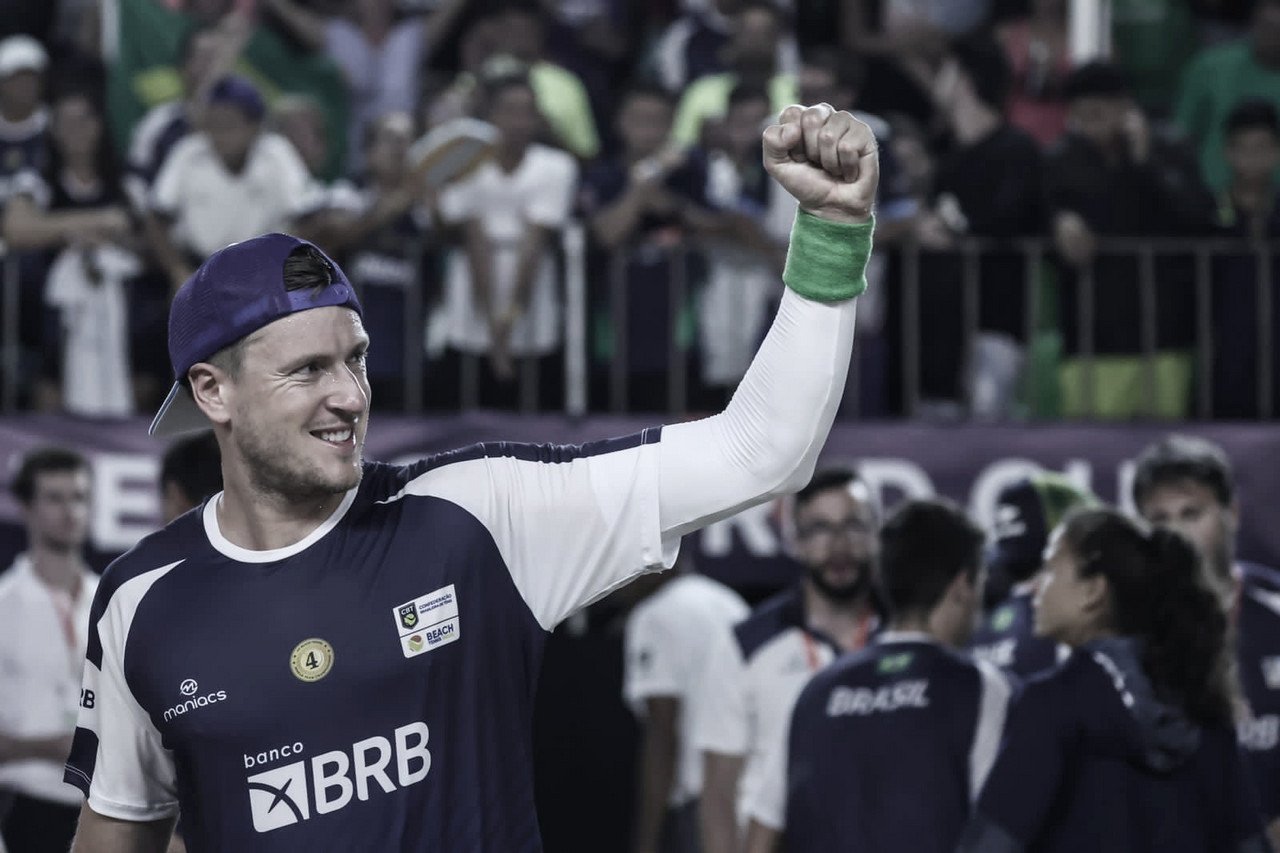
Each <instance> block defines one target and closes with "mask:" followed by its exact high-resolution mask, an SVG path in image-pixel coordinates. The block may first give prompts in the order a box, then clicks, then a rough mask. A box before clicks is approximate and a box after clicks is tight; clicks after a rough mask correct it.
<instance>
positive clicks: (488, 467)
mask: <svg viewBox="0 0 1280 853" xmlns="http://www.w3.org/2000/svg"><path fill="white" fill-rule="evenodd" d="M661 433H662V431H661V430H660V429H651V430H645V431H644V432H641V433H636V434H635V435H631V436H627V437H624V438H618V439H610V440H608V441H602V442H596V443H593V444H585V445H580V446H576V445H575V446H569V445H532V444H511V443H494V444H482V445H475V446H473V447H470V448H464V449H462V450H459V451H455V452H453V453H451V454H445V455H444V456H443V457H434V458H432V459H429V460H425V461H424V462H423V463H420V464H421V465H422V466H423V467H424V468H425V469H426V470H425V472H424V473H421V474H420V475H419V476H416V477H414V478H413V479H411V480H410V481H409V483H408V484H407V485H406V486H405V492H406V493H408V494H415V495H434V496H437V497H441V498H444V499H446V500H449V501H451V502H453V503H455V504H457V505H459V506H461V507H462V508H463V509H465V510H467V511H468V512H469V513H470V514H471V515H472V516H474V517H475V518H476V519H478V520H479V521H480V522H481V523H482V524H483V525H484V526H485V527H486V528H487V529H488V531H489V533H490V535H491V536H492V537H493V540H494V543H495V544H496V545H497V547H498V551H499V553H500V554H501V555H502V559H503V561H504V562H505V564H506V567H507V570H508V571H509V572H510V573H511V577H512V580H513V581H514V582H515V586H516V588H517V589H518V590H519V592H520V595H521V597H522V598H523V599H524V601H525V603H526V604H527V605H528V607H529V609H530V611H531V612H532V613H533V615H534V617H535V618H536V619H537V620H538V623H539V624H540V625H541V626H542V627H543V628H545V629H547V630H550V629H552V628H553V627H555V626H556V625H557V624H558V623H559V622H560V621H561V620H562V619H564V618H565V617H566V616H568V615H569V614H570V613H573V612H574V611H576V610H578V609H579V608H581V607H585V606H586V605H588V604H591V603H592V602H594V601H596V600H597V599H600V598H603V597H604V596H606V595H608V594H609V593H610V592H612V591H613V590H615V589H617V588H618V587H620V586H623V585H625V584H626V583H627V582H629V581H630V580H631V579H632V578H634V577H635V576H636V575H638V574H642V573H644V572H646V571H657V570H660V569H663V568H670V567H671V566H672V565H673V564H674V563H675V558H676V554H677V553H678V552H679V545H680V540H679V537H676V536H664V535H663V533H662V531H661V530H660V529H659V526H658V455H657V454H658V442H659V440H660V438H661ZM433 469H434V470H433Z"/></svg>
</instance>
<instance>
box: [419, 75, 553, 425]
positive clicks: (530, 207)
mask: <svg viewBox="0 0 1280 853" xmlns="http://www.w3.org/2000/svg"><path fill="white" fill-rule="evenodd" d="M486 102H487V111H486V117H487V118H488V119H489V121H491V122H492V123H493V124H494V126H496V127H497V128H498V131H499V133H500V141H499V143H498V147H497V151H496V152H495V155H494V158H493V159H492V160H490V161H489V162H486V163H485V164H484V165H482V166H481V167H480V168H478V169H477V170H476V171H475V172H474V173H473V174H471V175H470V176H468V177H467V178H465V179H463V180H461V181H459V182H457V183H455V184H452V185H451V186H449V187H448V188H446V189H445V191H444V192H443V193H442V194H441V196H440V204H439V208H440V216H441V218H442V219H443V220H444V221H445V222H446V223H449V224H451V225H460V226H461V227H462V230H463V232H464V234H465V247H464V250H462V251H457V252H454V253H453V254H452V255H451V256H450V259H449V264H448V270H447V273H446V278H445V297H444V303H443V305H442V306H441V307H440V309H439V311H438V312H437V317H436V318H435V319H434V321H433V323H436V324H439V328H440V329H441V332H437V333H436V336H437V337H443V339H444V340H443V343H444V344H445V345H447V346H449V347H451V348H453V349H454V350H457V351H458V352H462V353H469V354H473V355H480V354H487V355H488V356H489V360H490V364H491V368H492V371H491V372H492V376H493V377H494V380H495V381H496V382H497V383H499V384H501V383H505V382H509V381H510V380H511V379H512V378H514V368H513V366H512V359H514V358H524V357H539V358H540V357H544V356H548V355H550V354H552V353H553V352H554V351H555V350H557V349H558V348H559V346H560V326H561V320H560V311H561V305H560V296H559V292H558V289H557V284H556V271H555V259H554V255H553V254H552V246H553V245H554V243H553V240H554V239H555V233H556V231H557V230H558V229H560V228H562V227H563V226H564V225H565V224H566V223H567V222H568V219H569V214H570V212H571V210H572V207H573V198H574V192H575V191H576V190H577V186H578V167H577V164H576V163H575V162H574V159H573V157H572V156H571V155H570V154H567V153H565V152H564V151H560V150H559V149H555V148H549V147H547V146H545V145H541V144H539V143H537V142H535V141H534V139H535V137H536V135H537V132H538V130H539V129H540V127H541V125H542V122H543V118H542V116H541V115H540V114H539V112H538V106H537V98H536V96H535V95H534V92H533V89H532V87H531V86H530V83H529V81H528V78H527V77H525V76H523V75H519V74H512V75H504V76H501V77H498V78H496V79H494V80H490V81H487V82H486ZM428 343H429V346H430V345H432V343H433V342H432V341H429V342H428ZM434 343H438V342H434ZM499 396H500V395H499ZM485 402H486V404H489V405H493V404H494V403H492V402H491V401H488V400H486V401H485Z"/></svg>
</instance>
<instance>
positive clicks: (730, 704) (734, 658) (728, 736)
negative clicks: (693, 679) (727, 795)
mask: <svg viewBox="0 0 1280 853" xmlns="http://www.w3.org/2000/svg"><path fill="white" fill-rule="evenodd" d="M694 709H695V712H694V721H693V744H694V746H695V747H696V748H697V749H699V750H701V751H703V752H717V753H721V754H722V755H745V754H746V753H747V750H748V748H749V747H750V746H751V727H750V713H749V710H748V701H747V664H746V661H745V660H743V657H742V650H741V647H740V646H739V645H738V640H737V637H735V636H734V633H733V631H732V630H730V629H725V630H722V631H718V632H717V634H716V637H715V638H714V639H713V640H712V645H711V649H710V651H709V652H708V653H707V663H706V669H705V670H704V671H703V673H702V678H701V679H699V680H698V693H697V697H696V699H695V702H694Z"/></svg>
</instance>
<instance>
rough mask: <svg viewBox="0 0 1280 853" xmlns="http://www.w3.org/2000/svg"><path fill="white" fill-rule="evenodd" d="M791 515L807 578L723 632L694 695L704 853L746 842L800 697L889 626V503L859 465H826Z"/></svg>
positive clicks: (727, 852) (728, 850) (726, 851)
mask: <svg viewBox="0 0 1280 853" xmlns="http://www.w3.org/2000/svg"><path fill="white" fill-rule="evenodd" d="M791 515H792V521H793V533H792V535H793V537H794V538H793V540H792V546H793V548H794V553H795V554H796V556H797V557H798V558H799V561H800V563H801V564H802V566H803V569H804V570H803V575H802V577H801V580H800V581H799V583H798V584H796V585H795V586H794V587H792V588H791V589H788V590H786V591H785V592H782V593H780V594H778V595H776V596H774V597H773V598H771V599H769V600H768V601H766V602H764V603H763V604H761V605H760V606H759V607H757V608H756V609H755V610H753V611H752V613H751V615H750V616H749V617H747V618H746V619H745V620H743V621H742V622H739V623H738V624H737V625H735V626H734V627H733V629H732V630H731V631H724V632H721V633H720V634H718V635H717V637H716V638H715V639H714V640H713V641H712V644H711V649H710V651H709V652H708V658H707V665H706V669H705V672H704V675H703V678H702V684H701V687H700V688H699V692H698V695H697V697H696V698H695V700H694V705H695V708H696V710H697V717H696V719H695V720H694V745H695V746H696V747H698V749H700V750H701V751H702V758H703V777H702V778H703V782H702V799H701V800H700V801H699V806H698V810H699V814H698V820H699V823H700V824H701V836H702V850H703V853H737V851H738V850H740V849H741V846H740V845H741V843H742V839H743V833H744V832H745V829H746V820H747V808H748V806H749V804H750V803H751V802H753V801H754V798H755V797H756V794H757V792H758V791H759V790H760V787H761V786H762V785H763V784H764V783H765V774H766V773H767V772H768V768H769V761H770V757H771V756H770V753H771V751H772V750H774V749H775V748H776V747H777V745H778V744H779V743H781V742H782V741H783V739H784V738H785V734H784V733H785V732H786V726H787V720H788V719H789V717H790V715H791V707H792V705H793V704H794V702H795V698H796V696H798V695H799V693H800V691H801V689H803V687H804V685H805V684H806V683H807V682H808V681H809V679H810V678H811V677H812V675H813V674H814V673H815V672H817V671H818V670H820V669H822V668H823V667H825V666H827V665H828V664H830V663H831V662H832V661H833V660H835V659H836V657H838V656H839V655H840V654H841V653H843V652H852V651H857V650H858V649H861V648H862V647H863V646H865V645H866V644H867V643H868V642H869V640H870V639H871V636H872V634H873V633H874V632H875V631H876V630H877V628H878V627H879V624H880V615H879V614H880V607H879V603H878V600H877V597H876V592H875V588H874V578H875V575H876V571H877V569H876V564H877V561H878V559H879V547H880V543H879V539H878V538H877V536H876V530H877V527H878V524H879V521H878V519H879V510H878V506H877V504H876V501H875V499H874V496H873V495H872V493H871V491H870V489H869V488H868V487H867V484H866V483H865V482H864V481H863V480H861V479H860V478H859V477H858V476H857V475H856V474H855V473H854V472H853V471H851V470H849V469H844V468H829V469H825V470H821V471H819V472H818V473H816V474H814V476H813V478H812V479H811V480H810V481H809V484H808V485H806V486H805V487H804V488H803V489H801V490H800V491H799V492H797V493H796V496H795V499H794V504H793V506H792V510H791Z"/></svg>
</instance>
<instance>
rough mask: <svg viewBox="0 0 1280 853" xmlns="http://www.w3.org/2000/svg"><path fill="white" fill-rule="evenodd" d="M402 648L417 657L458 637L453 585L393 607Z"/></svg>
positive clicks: (407, 654)
mask: <svg viewBox="0 0 1280 853" xmlns="http://www.w3.org/2000/svg"><path fill="white" fill-rule="evenodd" d="M391 615H392V616H393V617H394V618H395V620H396V634H397V635H398V636H399V637H400V650H401V651H403V652H404V656H405V657H407V658H411V657H417V656H418V655H421V654H425V653H427V652H429V651H431V650H433V649H438V648H440V647H441V646H447V645H449V644H450V643H452V642H454V641H455V640H458V639H459V638H460V637H461V636H462V634H461V628H460V626H459V624H458V596H457V593H455V592H454V589H453V584H449V585H448V586H444V587H441V588H440V589H437V590H436V591H435V592H429V593H427V594H426V595H422V596H419V597H417V598H415V599H414V600H413V601H406V602H405V603H404V604H400V605H397V606H396V607H394V608H392V611H391Z"/></svg>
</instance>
